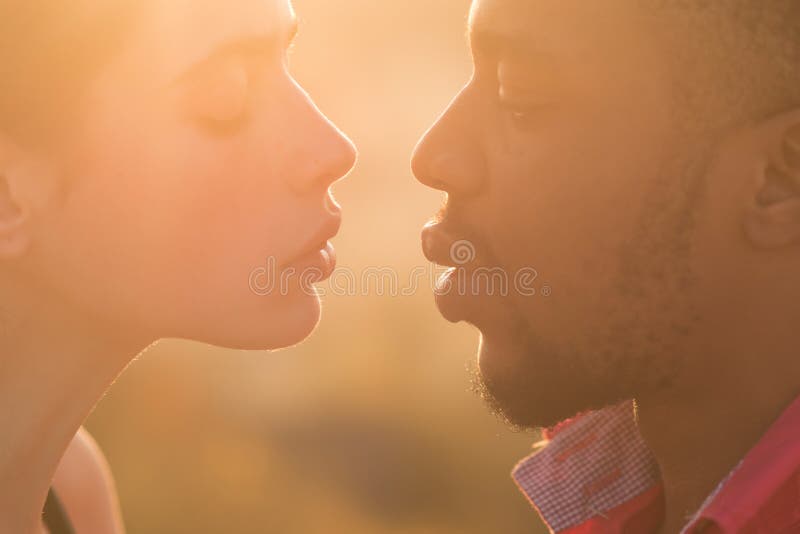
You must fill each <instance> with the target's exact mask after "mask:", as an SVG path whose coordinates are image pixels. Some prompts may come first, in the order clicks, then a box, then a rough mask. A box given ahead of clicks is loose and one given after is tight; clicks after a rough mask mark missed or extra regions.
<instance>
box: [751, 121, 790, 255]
mask: <svg viewBox="0 0 800 534" xmlns="http://www.w3.org/2000/svg"><path fill="white" fill-rule="evenodd" d="M762 126H763V128H759V133H760V135H761V136H762V139H761V140H762V141H764V144H763V152H762V153H763V154H764V158H763V160H762V161H761V162H760V165H759V170H758V172H759V174H758V177H757V180H756V182H755V187H754V188H753V190H752V195H751V197H750V200H749V202H750V206H749V208H748V210H747V213H746V215H745V220H744V228H745V233H746V234H747V238H748V239H749V240H750V242H751V243H752V244H753V245H754V246H757V247H760V248H769V249H777V248H783V247H789V246H795V245H800V112H799V111H793V112H791V113H787V114H784V115H782V116H780V117H776V118H773V119H771V120H769V121H768V122H767V123H766V124H764V125H762Z"/></svg>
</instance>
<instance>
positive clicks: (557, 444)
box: [513, 402, 660, 532]
mask: <svg viewBox="0 0 800 534" xmlns="http://www.w3.org/2000/svg"><path fill="white" fill-rule="evenodd" d="M513 477H514V480H515V482H516V483H517V485H518V486H519V487H520V489H521V490H522V491H523V492H524V493H525V495H526V496H527V497H528V499H529V500H530V501H531V502H532V503H533V505H534V506H535V507H536V508H537V509H538V510H539V513H540V515H541V516H542V519H544V521H545V522H546V523H547V524H548V526H549V527H550V529H551V530H552V531H553V532H563V531H565V530H568V529H570V528H573V527H575V526H578V525H581V524H583V523H585V522H586V521H588V520H590V519H592V518H595V517H604V515H605V513H606V512H609V511H611V510H613V509H614V508H617V507H618V506H620V505H622V504H624V503H626V502H627V501H630V500H631V499H633V498H634V497H636V496H638V495H640V494H642V493H644V492H646V491H647V490H649V489H651V488H653V487H654V486H656V485H658V484H659V483H660V475H659V471H658V465H657V464H656V462H655V459H654V458H653V455H652V453H651V452H650V450H649V449H648V448H647V445H646V444H645V442H644V440H643V439H642V437H641V435H640V434H639V431H638V428H637V426H636V421H635V419H634V411H633V403H632V402H625V403H622V404H620V405H618V406H614V407H611V408H606V409H604V410H598V411H595V412H590V413H588V414H586V415H583V416H581V417H579V418H578V419H576V420H575V421H574V422H572V423H570V424H569V425H567V426H565V427H564V428H563V429H561V430H559V431H558V432H556V433H555V435H554V436H552V439H550V440H549V442H548V443H547V445H546V446H545V447H544V448H542V449H541V450H539V451H538V452H536V453H534V454H533V455H532V456H530V457H528V458H527V459H525V460H523V461H522V462H521V463H519V464H518V465H517V467H516V468H515V469H514V471H513Z"/></svg>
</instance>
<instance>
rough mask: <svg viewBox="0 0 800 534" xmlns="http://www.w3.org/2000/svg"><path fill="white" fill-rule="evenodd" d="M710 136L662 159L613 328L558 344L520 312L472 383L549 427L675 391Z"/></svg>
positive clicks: (507, 410)
mask: <svg viewBox="0 0 800 534" xmlns="http://www.w3.org/2000/svg"><path fill="white" fill-rule="evenodd" d="M710 145H711V143H709V144H707V145H706V146H705V147H704V148H705V151H704V152H702V153H700V156H701V157H696V158H694V159H693V158H678V157H676V158H675V159H674V160H673V162H674V165H673V168H672V169H671V171H672V172H668V169H667V168H664V169H662V173H661V175H660V176H659V180H658V181H657V183H656V184H654V187H653V189H652V190H651V191H650V196H649V197H648V198H647V199H646V200H645V202H644V203H643V210H642V224H640V225H637V229H639V233H638V234H636V235H634V236H633V237H632V238H631V239H630V240H629V241H628V242H627V243H626V245H625V246H624V247H623V248H622V249H621V250H620V258H619V260H620V268H619V272H618V274H617V276H616V277H615V280H614V285H613V287H614V288H615V289H614V290H613V291H611V292H609V298H613V300H614V302H611V303H609V306H608V317H607V318H599V319H598V320H600V321H602V320H604V319H608V321H607V323H606V327H605V329H606V334H604V335H603V336H601V337H600V338H598V339H585V338H584V339H580V337H581V332H580V331H579V328H576V331H575V335H574V336H572V338H573V339H570V343H569V344H568V345H566V346H565V345H560V346H556V345H555V344H554V343H551V342H549V340H547V339H543V338H542V337H541V336H537V335H536V333H534V331H533V329H532V328H531V327H530V326H529V325H528V323H527V322H526V321H524V320H523V319H520V320H519V321H517V324H516V325H515V326H510V327H508V328H507V329H506V330H505V331H504V333H503V334H502V335H501V334H499V333H498V332H496V331H495V332H493V333H492V334H491V335H490V336H487V335H484V336H482V340H481V352H482V353H483V352H484V351H487V350H488V351H489V352H490V353H491V355H492V357H491V358H486V361H481V362H480V365H478V366H476V367H475V369H474V371H473V387H474V389H475V391H476V393H477V394H479V395H480V396H481V397H482V398H483V399H484V401H485V402H486V403H487V404H488V406H489V408H490V409H491V410H492V411H493V412H494V413H495V414H496V415H497V416H499V417H500V418H501V419H503V420H505V421H506V422H507V423H508V424H509V425H510V426H512V427H514V428H518V429H523V428H542V427H545V428H546V427H550V426H553V425H555V424H557V423H560V422H562V421H563V420H565V419H568V418H570V417H573V416H575V415H578V414H580V413H582V412H586V411H590V410H595V409H600V408H604V407H607V406H612V405H616V404H618V403H620V402H622V401H625V400H630V399H636V398H639V397H640V396H642V395H660V394H663V393H669V391H670V390H671V389H672V388H674V386H676V385H677V384H678V383H679V382H680V380H681V373H683V372H685V371H686V366H685V363H684V362H685V359H686V358H687V357H688V354H687V352H686V350H687V344H686V341H687V339H688V338H689V337H690V336H691V334H692V333H693V332H694V331H695V329H696V327H697V322H698V321H699V320H700V318H699V317H698V315H697V313H696V308H695V306H694V304H693V301H692V299H691V295H692V294H693V284H694V283H695V279H694V275H693V273H692V270H691V266H690V259H691V256H690V254H689V251H690V250H691V246H692V239H693V223H694V218H695V216H696V213H697V211H698V210H699V209H700V205H701V204H702V198H703V194H702V193H703V189H704V182H703V176H704V175H705V172H706V170H707V163H708V156H709V155H710ZM697 155H698V153H695V156H697ZM676 167H677V168H676ZM670 176H671V177H672V181H671V182H670V181H668V180H669V177H670ZM676 177H677V179H676ZM676 191H678V193H676Z"/></svg>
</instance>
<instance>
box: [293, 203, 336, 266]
mask: <svg viewBox="0 0 800 534" xmlns="http://www.w3.org/2000/svg"><path fill="white" fill-rule="evenodd" d="M341 226H342V215H341V213H333V214H331V213H329V214H328V215H327V216H326V217H325V220H324V221H323V223H322V225H321V226H320V227H319V229H318V230H317V231H316V232H314V233H313V234H312V235H311V237H309V238H308V239H306V240H305V241H304V242H303V246H302V247H301V248H299V249H298V251H297V253H296V254H294V255H292V256H291V258H290V259H289V260H288V261H287V262H286V263H287V264H291V263H292V262H294V261H297V260H298V259H300V258H302V257H303V256H307V255H308V254H312V253H314V252H316V251H318V250H322V249H323V248H324V247H325V244H326V243H327V242H328V241H329V240H330V239H333V238H334V237H335V236H336V234H338V233H339V229H340V228H341Z"/></svg>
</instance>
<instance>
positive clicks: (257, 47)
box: [173, 17, 299, 84]
mask: <svg viewBox="0 0 800 534" xmlns="http://www.w3.org/2000/svg"><path fill="white" fill-rule="evenodd" d="M298 31H299V23H298V20H297V18H296V17H292V18H291V20H290V22H289V24H288V26H287V27H285V28H283V29H281V30H277V31H274V32H266V33H259V34H255V33H254V34H249V35H248V34H242V35H239V36H236V37H231V38H228V39H225V40H222V41H221V42H219V43H218V44H215V45H213V46H212V47H211V49H210V50H209V52H207V53H206V54H205V55H202V56H201V59H199V60H198V61H195V62H194V63H193V64H191V65H190V66H189V67H187V68H186V69H184V71H183V72H182V74H180V75H178V76H177V78H176V79H175V81H174V82H173V84H174V83H178V82H180V81H181V80H184V79H185V78H187V77H189V76H191V75H192V74H193V73H194V72H195V71H196V70H197V69H198V68H200V67H202V66H203V65H205V64H206V63H208V62H209V61H213V60H214V59H215V58H219V57H223V56H229V55H231V54H260V53H266V52H272V51H276V50H283V49H286V48H288V47H289V46H290V45H291V44H292V42H293V41H294V40H295V38H296V37H297V33H298Z"/></svg>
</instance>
